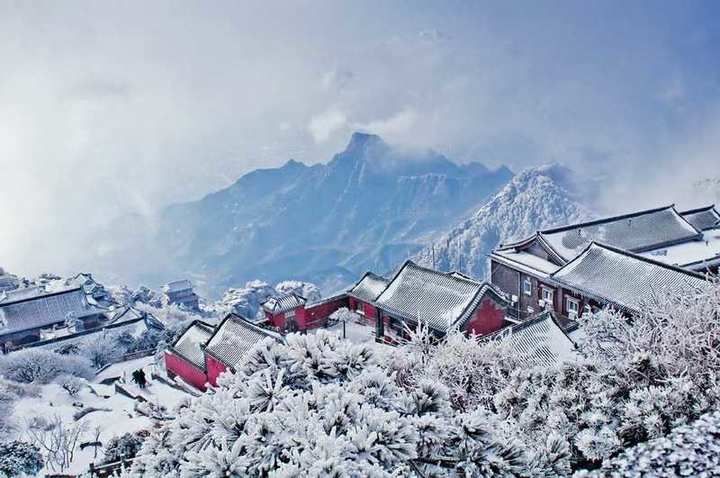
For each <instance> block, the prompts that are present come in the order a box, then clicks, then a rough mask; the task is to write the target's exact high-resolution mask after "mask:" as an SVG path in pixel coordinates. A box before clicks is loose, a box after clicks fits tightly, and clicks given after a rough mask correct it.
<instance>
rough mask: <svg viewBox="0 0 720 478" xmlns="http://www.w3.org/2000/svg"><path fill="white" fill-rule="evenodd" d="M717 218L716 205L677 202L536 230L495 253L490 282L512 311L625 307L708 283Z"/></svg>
mask: <svg viewBox="0 0 720 478" xmlns="http://www.w3.org/2000/svg"><path fill="white" fill-rule="evenodd" d="M718 220H720V215H718V213H717V210H716V209H715V208H714V207H712V206H707V207H704V208H700V209H693V210H690V211H685V212H678V211H677V210H676V209H675V207H674V206H672V205H671V206H667V207H662V208H657V209H650V210H646V211H640V212H635V213H632V214H626V215H622V216H614V217H609V218H605V219H600V220H595V221H590V222H585V223H580V224H573V225H568V226H563V227H558V228H552V229H545V230H541V231H537V232H536V233H535V234H534V235H533V236H531V237H529V238H527V239H525V240H522V241H519V242H515V243H512V244H505V245H501V246H500V247H499V248H498V249H496V250H495V251H493V253H492V254H491V256H490V265H491V271H490V278H491V282H492V284H493V285H495V286H496V287H497V288H499V289H500V290H502V291H503V292H505V293H506V294H508V295H509V296H510V297H511V302H512V306H511V307H510V309H509V313H510V315H512V316H514V317H516V318H518V319H521V320H524V319H527V318H528V317H532V316H534V315H536V314H537V313H539V312H541V311H543V310H553V311H555V312H557V313H559V314H561V315H562V316H564V317H567V318H577V317H578V316H579V315H580V314H582V312H583V311H584V310H587V309H591V310H592V309H597V308H600V307H604V306H607V305H611V306H613V307H616V308H618V309H622V310H624V311H626V312H628V313H633V312H634V311H637V310H639V308H641V307H642V305H643V304H644V303H647V302H648V301H650V300H652V295H653V294H658V293H668V292H676V291H678V290H679V289H681V288H687V287H690V288H700V287H705V286H706V284H707V282H706V280H705V275H704V274H707V273H717V267H718V264H720V224H719V223H718V222H717V221H718Z"/></svg>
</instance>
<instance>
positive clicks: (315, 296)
mask: <svg viewBox="0 0 720 478" xmlns="http://www.w3.org/2000/svg"><path fill="white" fill-rule="evenodd" d="M275 290H276V291H277V292H278V294H280V295H289V294H296V295H299V296H301V297H305V298H306V299H307V300H308V302H313V301H316V300H320V299H321V298H322V294H320V289H319V288H318V286H316V285H315V284H312V283H310V282H302V281H298V280H286V281H283V282H279V283H277V284H276V285H275Z"/></svg>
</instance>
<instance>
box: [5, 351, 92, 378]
mask: <svg viewBox="0 0 720 478" xmlns="http://www.w3.org/2000/svg"><path fill="white" fill-rule="evenodd" d="M62 374H67V375H73V376H75V377H83V378H90V377H92V375H93V369H92V366H91V364H90V362H88V361H87V359H84V358H82V357H78V356H74V355H61V354H57V353H55V352H51V351H49V350H43V349H25V350H19V351H17V352H13V353H10V354H8V355H5V356H3V357H0V375H4V376H5V377H6V378H8V379H10V380H13V381H15V382H21V383H40V384H45V383H49V382H51V381H52V380H54V379H55V378H56V377H58V376H59V375H62Z"/></svg>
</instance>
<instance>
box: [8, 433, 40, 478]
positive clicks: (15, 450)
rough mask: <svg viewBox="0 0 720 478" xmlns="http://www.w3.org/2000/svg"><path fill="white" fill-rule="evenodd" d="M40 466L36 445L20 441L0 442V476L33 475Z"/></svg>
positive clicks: (38, 451)
mask: <svg viewBox="0 0 720 478" xmlns="http://www.w3.org/2000/svg"><path fill="white" fill-rule="evenodd" d="M42 467H43V459H42V455H41V454H40V450H38V449H37V447H35V446H33V445H30V444H28V443H25V442H21V441H11V442H7V443H0V476H7V477H14V476H21V475H28V476H34V475H37V474H38V472H39V471H40V469H42Z"/></svg>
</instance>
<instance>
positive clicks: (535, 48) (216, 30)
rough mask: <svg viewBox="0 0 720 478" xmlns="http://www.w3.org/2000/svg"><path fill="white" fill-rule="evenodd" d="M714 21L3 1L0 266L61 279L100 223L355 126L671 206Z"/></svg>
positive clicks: (339, 142) (668, 11)
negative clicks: (564, 173) (574, 173)
mask: <svg viewBox="0 0 720 478" xmlns="http://www.w3.org/2000/svg"><path fill="white" fill-rule="evenodd" d="M719 20H720V3H718V2H715V1H707V2H700V1H692V0H690V1H684V2H676V1H674V2H664V1H659V0H658V1H655V0H653V1H637V2H620V1H610V0H607V1H575V2H565V1H545V2H543V1H518V2H504V1H498V2H487V1H466V2H460V1H457V2H456V1H445V2H424V1H401V0H398V1H392V2H387V1H363V2H350V1H327V2H324V1H300V0H298V1H288V2H265V1H240V2H237V1H228V2H223V1H215V2H199V1H198V2H187V1H172V2H163V1H156V2H133V1H128V2H90V1H84V2H83V1H69V2H51V1H38V2H23V1H14V0H0V65H2V68H1V70H0V204H2V205H3V207H2V212H1V213H0V214H2V226H0V266H4V267H5V268H7V269H9V270H12V271H14V272H18V273H23V274H32V273H37V272H40V271H44V270H72V269H75V270H77V268H78V267H80V266H79V264H82V261H81V258H82V255H83V248H84V247H86V245H85V244H87V242H86V239H87V236H88V234H89V233H90V232H91V231H93V230H94V229H95V228H97V227H99V226H101V225H104V224H112V223H113V221H114V220H115V219H117V218H118V217H122V216H123V215H125V214H128V213H140V214H144V215H148V217H151V215H152V213H153V212H154V211H157V210H158V209H160V208H162V207H163V206H165V205H167V204H170V203H174V202H179V201H189V200H193V199H196V198H199V197H201V196H203V195H204V194H206V193H208V192H211V191H214V190H217V189H219V188H222V187H225V186H227V185H229V184H231V183H232V182H233V181H235V180H236V179H237V178H238V177H239V176H240V175H242V174H243V173H245V172H247V171H250V170H252V169H255V168H258V167H273V166H278V165H281V164H283V163H285V162H286V161H287V160H288V159H290V158H293V159H296V160H299V161H303V162H306V163H316V162H325V161H327V160H329V159H330V158H331V156H332V154H333V153H335V152H338V151H340V150H342V148H343V147H344V145H345V144H346V143H347V141H348V138H349V136H350V134H351V133H352V132H353V131H356V130H361V131H368V132H372V133H377V134H380V135H381V136H382V137H383V138H384V139H386V141H388V142H390V143H393V144H397V145H400V146H409V147H420V148H434V149H436V150H437V151H440V152H442V153H444V154H445V155H447V156H448V157H449V158H451V159H453V160H455V161H459V162H466V161H481V162H483V163H485V164H487V165H489V166H499V165H501V164H505V165H507V166H509V167H510V168H511V169H512V170H514V171H519V170H521V169H522V168H524V167H528V166H532V165H537V164H541V163H545V162H549V161H558V162H561V163H564V164H567V165H568V166H570V167H573V168H575V169H576V170H578V171H582V172H584V173H591V174H597V175H610V176H612V177H613V178H614V180H613V182H612V183H611V184H610V185H609V186H608V187H607V189H608V191H607V195H606V198H605V201H606V203H607V205H608V207H609V208H613V209H621V210H629V209H631V208H633V207H636V206H637V207H639V206H652V205H655V204H657V203H658V202H659V203H662V204H666V203H670V202H673V201H675V200H677V201H681V202H682V201H686V200H687V197H688V196H687V195H688V194H690V193H689V192H688V191H689V187H690V186H689V185H692V184H693V182H694V181H696V180H698V179H701V178H708V177H720V167H718V166H720V157H719V156H718V152H719V151H720V95H719V94H718V93H720V54H718V52H720V21H719ZM690 192H692V191H690ZM118 233H119V234H121V233H122V231H118ZM81 244H82V246H81ZM83 266H84V264H83Z"/></svg>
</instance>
